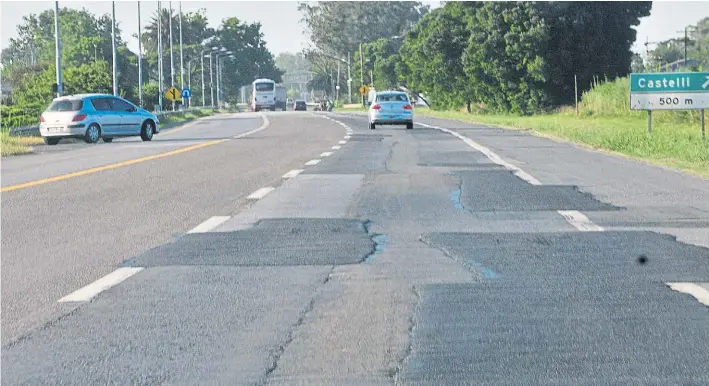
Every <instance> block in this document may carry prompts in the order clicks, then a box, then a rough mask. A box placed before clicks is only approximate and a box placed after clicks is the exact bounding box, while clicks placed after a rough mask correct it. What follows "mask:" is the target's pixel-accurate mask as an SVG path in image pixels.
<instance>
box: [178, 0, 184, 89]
mask: <svg viewBox="0 0 709 386" xmlns="http://www.w3.org/2000/svg"><path fill="white" fill-rule="evenodd" d="M178 12H179V13H178V15H179V16H178V17H179V20H180V89H181V90H182V89H184V88H185V68H184V67H183V66H182V63H183V60H184V59H183V57H182V1H180V3H179V10H178Z"/></svg>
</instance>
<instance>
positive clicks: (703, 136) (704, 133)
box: [700, 109, 706, 138]
mask: <svg viewBox="0 0 709 386" xmlns="http://www.w3.org/2000/svg"><path fill="white" fill-rule="evenodd" d="M700 116H701V119H702V138H706V132H705V130H704V109H702V112H701V113H700Z"/></svg>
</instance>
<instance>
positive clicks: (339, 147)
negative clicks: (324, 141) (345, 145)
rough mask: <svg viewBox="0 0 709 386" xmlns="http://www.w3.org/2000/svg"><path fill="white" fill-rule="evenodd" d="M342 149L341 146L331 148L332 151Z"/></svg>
mask: <svg viewBox="0 0 709 386" xmlns="http://www.w3.org/2000/svg"><path fill="white" fill-rule="evenodd" d="M341 148H342V147H341V146H333V147H332V150H340V149H341Z"/></svg>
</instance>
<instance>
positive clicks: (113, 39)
mask: <svg viewBox="0 0 709 386" xmlns="http://www.w3.org/2000/svg"><path fill="white" fill-rule="evenodd" d="M111 3H112V4H113V16H112V17H111V46H112V48H113V96H118V64H117V63H116V2H115V1H112V2H111Z"/></svg>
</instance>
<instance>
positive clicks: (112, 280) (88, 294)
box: [59, 267, 143, 303]
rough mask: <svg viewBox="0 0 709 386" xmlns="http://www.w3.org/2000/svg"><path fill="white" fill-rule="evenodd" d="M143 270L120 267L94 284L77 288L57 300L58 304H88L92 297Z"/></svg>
mask: <svg viewBox="0 0 709 386" xmlns="http://www.w3.org/2000/svg"><path fill="white" fill-rule="evenodd" d="M142 270H143V267H121V268H118V269H117V270H115V271H113V272H111V273H109V274H108V275H106V276H104V277H102V278H100V279H98V280H96V281H95V282H93V283H91V284H89V285H87V286H84V287H82V288H79V289H78V290H76V291H74V292H72V293H70V294H69V295H67V296H64V297H63V298H61V299H59V303H69V302H88V301H89V300H91V299H92V298H93V297H94V296H96V295H98V294H100V293H101V292H103V291H105V290H107V289H109V288H111V287H113V286H115V285H116V284H118V283H120V282H122V281H123V280H126V279H128V278H129V277H131V276H133V275H135V274H136V273H138V272H140V271H142Z"/></svg>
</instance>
